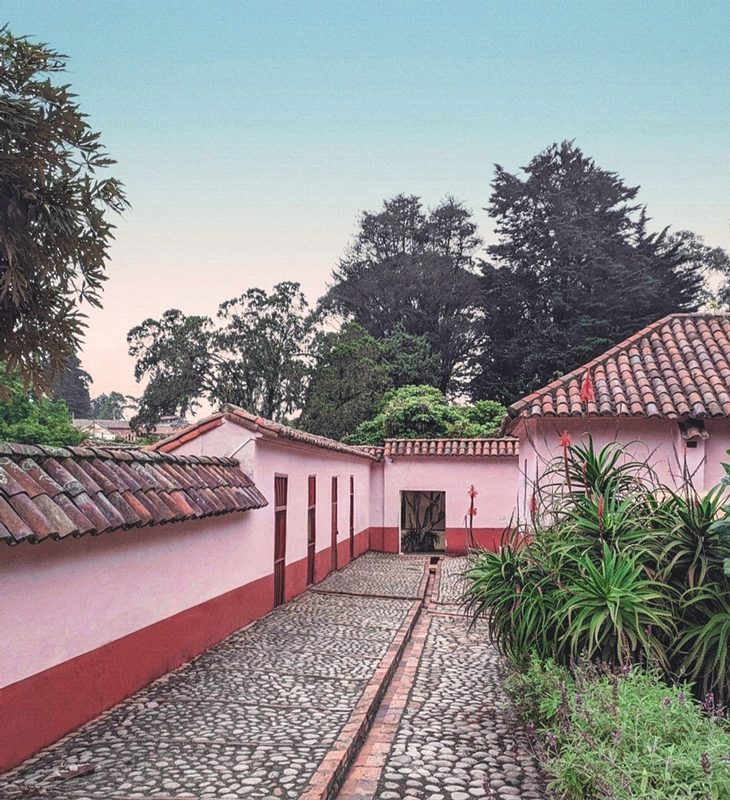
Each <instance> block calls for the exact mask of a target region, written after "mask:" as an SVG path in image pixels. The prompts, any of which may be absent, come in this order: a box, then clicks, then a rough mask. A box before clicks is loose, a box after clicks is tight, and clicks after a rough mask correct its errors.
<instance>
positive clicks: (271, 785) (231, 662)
mask: <svg viewBox="0 0 730 800" xmlns="http://www.w3.org/2000/svg"><path fill="white" fill-rule="evenodd" d="M459 562H461V563H459ZM463 566H465V560H463V559H447V560H446V562H445V564H444V567H443V570H442V571H441V575H440V576H439V575H438V574H437V575H436V579H437V584H438V578H439V577H441V581H440V585H436V584H434V585H429V589H428V593H429V597H428V598H427V603H426V607H425V610H424V611H423V612H422V613H421V614H420V617H419V616H418V613H419V609H420V608H421V605H422V602H421V600H420V599H419V600H416V601H414V600H413V599H412V598H416V597H419V596H420V597H422V596H423V595H424V593H425V592H426V577H427V575H428V569H429V559H428V558H427V557H411V556H405V557H404V556H388V555H384V554H378V553H369V554H366V555H365V556H362V557H361V558H360V559H358V560H357V561H356V562H354V563H353V564H351V565H349V566H348V567H346V568H345V569H343V570H341V571H340V572H338V573H336V574H334V575H332V576H330V577H329V578H327V579H326V580H325V581H323V582H322V583H321V584H319V586H318V587H317V590H315V591H309V592H307V593H306V594H305V595H303V596H302V597H300V598H298V599H296V600H294V601H293V602H291V603H288V604H287V605H285V606H282V607H280V608H278V609H276V610H275V611H273V612H272V613H270V614H269V615H267V616H266V617H264V618H263V619H261V620H259V621H258V622H256V623H254V624H253V625H251V626H248V627H247V628H245V629H243V630H241V631H238V632H237V633H235V634H233V635H232V636H230V637H229V638H228V639H226V640H225V641H224V642H222V643H221V644H219V645H217V646H216V647H213V648H211V649H210V650H208V651H207V652H205V653H203V654H202V655H201V656H200V657H199V658H197V659H195V660H194V661H192V662H191V663H190V664H187V665H185V666H184V667H182V668H180V669H179V670H177V671H175V672H173V673H171V674H170V675H167V676H165V677H163V678H161V679H160V680H158V681H156V682H155V683H153V684H151V685H150V686H149V687H147V688H146V689H144V690H143V691H141V692H139V693H138V694H136V695H134V696H133V697H132V698H130V699H129V700H128V701H126V702H125V703H122V704H121V705H119V706H117V707H115V708H113V709H111V710H110V711H109V712H107V713H106V714H104V715H102V716H101V717H99V718H98V719H96V720H94V721H93V722H91V723H89V724H88V725H86V726H85V727H83V728H82V729H81V730H79V731H77V732H76V733H74V734H71V735H70V736H68V737H66V738H65V739H63V740H62V741H61V742H59V743H57V744H56V745H54V746H53V747H51V748H48V749H46V750H44V751H42V752H41V753H40V754H39V755H37V756H35V757H34V758H33V759H31V760H30V761H28V762H26V763H25V764H23V765H21V766H20V767H18V768H17V769H15V770H13V771H11V772H10V773H7V774H6V775H5V776H2V777H0V798H2V800H14V798H19V799H20V798H22V800H35V799H36V798H37V799H38V800H40V798H51V799H52V800H97V799H98V798H105V800H106V798H116V800H132V798H134V799H135V800H142V799H143V798H145V799H146V798H155V799H156V800H171V799H172V798H175V799H177V798H190V799H191V800H192V799H194V800H234V799H235V800H239V799H240V798H248V799H249V800H279V799H281V800H294V799H295V798H300V797H301V798H302V800H325V798H326V800H331V798H333V797H334V796H335V795H336V790H337V788H338V787H339V786H340V785H341V784H342V782H343V780H344V778H345V770H346V768H347V767H348V766H350V764H351V762H352V761H353V759H354V758H355V756H356V755H357V751H358V749H359V747H360V745H361V744H362V743H363V741H364V746H363V747H362V750H361V751H360V757H359V758H358V761H356V762H355V765H354V766H353V768H352V769H351V771H350V777H349V778H348V780H347V782H346V783H345V785H344V787H343V788H342V790H341V792H340V797H341V800H348V798H349V799H350V800H351V798H353V797H357V799H358V800H365V798H367V797H378V798H382V800H396V798H398V800H400V799H401V798H403V800H472V798H474V800H478V798H480V797H486V796H489V795H490V793H491V792H496V794H494V796H495V797H504V798H508V797H513V796H522V797H525V798H526V799H527V798H533V797H540V796H542V795H540V794H539V787H538V782H537V781H538V779H537V771H536V767H535V764H534V761H533V760H532V757H531V756H529V755H528V754H527V750H526V745H525V742H524V738H523V736H522V734H520V733H519V732H516V731H518V730H519V728H518V727H517V726H516V725H515V722H514V720H513V719H512V717H511V714H510V707H509V702H508V700H507V698H506V696H505V695H504V693H503V691H502V690H501V689H500V672H499V669H500V667H499V658H498V656H497V654H496V653H495V651H494V650H493V648H492V647H491V646H490V645H489V644H488V642H487V640H486V638H485V636H484V632H483V631H478V630H477V631H472V632H470V631H469V630H468V626H467V622H466V620H465V619H464V617H463V616H462V615H461V614H460V608H459V606H458V605H457V603H458V600H459V595H460V591H461V589H460V587H461V583H460V578H459V576H460V573H461V571H463V569H462V568H463ZM437 573H438V570H437ZM432 592H433V594H434V595H435V597H434V598H433V602H431V593H432ZM437 601H438V602H437ZM414 626H415V628H414ZM411 630H413V636H412V638H411V639H410V641H408V638H409V634H410V633H411ZM404 649H405V652H404ZM396 670H397V671H396ZM394 673H395V678H394V680H393V681H392V683H390V685H388V684H389V682H390V677H391V676H392V675H393V674H394ZM386 690H387V693H386ZM383 696H384V697H383ZM381 700H382V702H381ZM371 723H373V728H372V731H371V732H370V735H369V736H368V730H369V729H370V725H371ZM366 737H367V738H366ZM363 770H365V771H364V772H363Z"/></svg>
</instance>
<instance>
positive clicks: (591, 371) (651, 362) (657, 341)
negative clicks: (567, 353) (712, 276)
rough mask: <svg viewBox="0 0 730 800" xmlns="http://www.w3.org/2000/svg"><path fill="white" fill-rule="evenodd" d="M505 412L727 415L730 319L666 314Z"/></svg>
mask: <svg viewBox="0 0 730 800" xmlns="http://www.w3.org/2000/svg"><path fill="white" fill-rule="evenodd" d="M587 375H588V376H589V379H588V381H586V376H587ZM581 389H582V390H583V391H581ZM507 411H508V414H509V416H510V417H511V418H516V417H570V416H588V417H596V416H614V417H616V416H618V417H657V418H666V419H682V418H686V417H691V418H694V419H703V418H707V417H728V416H730V315H728V314H709V313H698V314H672V315H670V316H668V317H665V318H664V319H661V320H659V321H658V322H655V323H654V324H653V325H650V326H649V327H648V328H644V330H642V331H639V332H638V333H637V334H634V336H632V337H630V338H629V339H627V340H626V341H625V342H621V344H619V345H616V347H613V348H611V349H610V350H608V351H607V352H606V353H604V354H603V355H602V356H599V357H598V358H596V359H594V360H593V361H591V362H589V363H588V364H585V365H584V366H582V367H580V368H579V369H576V370H574V371H573V372H569V373H568V374H567V375H563V377H562V378H559V379H558V380H556V381H553V382H552V383H551V384H549V385H548V386H546V387H544V388H543V389H540V390H539V391H537V392H534V393H533V394H531V395H528V396H527V397H523V398H522V399H521V400H518V401H517V402H516V403H513V404H512V405H511V406H510V407H509V408H508V409H507ZM514 424H515V422H514V419H513V420H512V421H509V422H508V423H507V425H506V429H507V430H510V429H511V427H513V426H514Z"/></svg>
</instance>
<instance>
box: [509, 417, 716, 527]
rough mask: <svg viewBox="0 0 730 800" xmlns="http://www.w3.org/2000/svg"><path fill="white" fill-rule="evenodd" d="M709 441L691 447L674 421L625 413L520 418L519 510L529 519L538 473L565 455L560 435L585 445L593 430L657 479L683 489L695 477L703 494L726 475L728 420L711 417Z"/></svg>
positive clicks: (602, 442) (601, 440)
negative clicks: (687, 478) (623, 449)
mask: <svg viewBox="0 0 730 800" xmlns="http://www.w3.org/2000/svg"><path fill="white" fill-rule="evenodd" d="M706 429H707V432H708V433H709V438H708V439H707V440H700V441H698V442H697V446H696V447H690V448H688V447H687V442H686V441H685V440H684V439H683V438H682V436H681V434H680V431H679V426H678V424H677V422H676V420H667V419H643V418H626V417H618V418H616V417H606V418H595V417H563V418H559V419H556V418H539V417H533V418H530V419H528V420H520V421H519V422H518V423H517V426H516V428H515V430H514V434H515V435H516V436H518V437H519V439H520V457H519V484H520V488H519V509H520V517H521V519H523V520H525V519H528V518H529V512H528V509H529V499H530V495H531V493H532V487H533V485H534V483H535V477H536V475H538V476H539V475H542V473H543V472H544V470H545V467H546V465H547V463H548V462H549V461H550V460H551V459H554V458H555V457H556V456H559V455H561V453H562V449H561V447H560V437H561V435H562V433H563V431H566V430H567V431H568V433H569V434H570V436H571V438H572V440H573V442H575V443H583V444H586V443H587V441H588V437H589V434H590V435H591V436H592V437H593V441H594V446H595V447H596V448H597V449H599V448H601V447H603V446H604V445H606V444H607V443H609V442H612V441H618V442H621V443H623V444H625V445H626V446H627V452H628V453H629V457H630V458H633V459H636V460H638V461H644V462H649V463H650V464H651V465H652V467H653V468H654V470H655V472H656V475H657V478H658V479H659V480H660V481H661V482H662V483H665V484H666V485H668V486H671V487H674V488H679V487H681V486H682V485H683V483H684V482H685V476H687V475H688V476H691V479H692V483H693V485H694V488H695V489H696V490H697V491H699V492H700V493H704V492H706V491H708V490H709V489H710V488H712V487H713V486H714V485H716V484H717V483H718V482H719V480H720V478H721V477H722V476H723V474H724V470H723V468H722V463H721V462H722V461H727V462H730V456H728V455H727V450H728V448H730V420H727V419H716V420H712V419H711V420H707V421H706Z"/></svg>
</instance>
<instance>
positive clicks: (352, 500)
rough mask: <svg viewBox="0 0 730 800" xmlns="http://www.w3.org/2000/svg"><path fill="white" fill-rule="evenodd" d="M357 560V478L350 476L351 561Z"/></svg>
mask: <svg viewBox="0 0 730 800" xmlns="http://www.w3.org/2000/svg"><path fill="white" fill-rule="evenodd" d="M353 558H355V477H354V476H353V475H350V561H352V559H353Z"/></svg>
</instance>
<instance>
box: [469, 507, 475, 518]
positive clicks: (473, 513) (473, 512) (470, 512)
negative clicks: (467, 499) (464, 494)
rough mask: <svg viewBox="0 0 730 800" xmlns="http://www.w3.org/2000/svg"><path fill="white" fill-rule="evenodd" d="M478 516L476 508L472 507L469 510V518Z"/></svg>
mask: <svg viewBox="0 0 730 800" xmlns="http://www.w3.org/2000/svg"><path fill="white" fill-rule="evenodd" d="M476 515H477V510H476V507H474V506H472V508H470V509H469V516H470V517H476Z"/></svg>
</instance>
